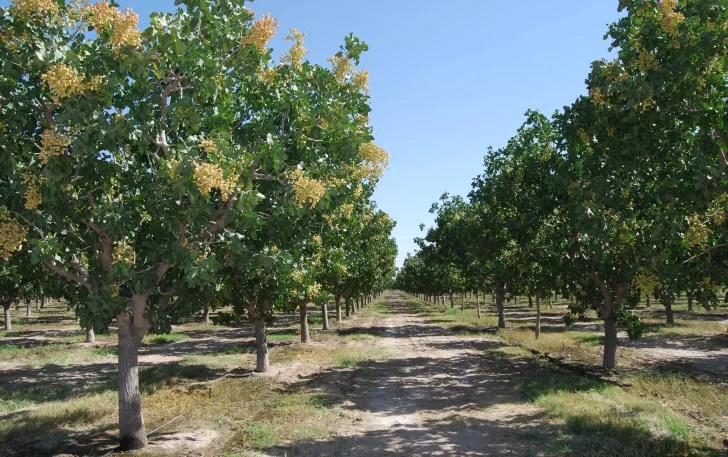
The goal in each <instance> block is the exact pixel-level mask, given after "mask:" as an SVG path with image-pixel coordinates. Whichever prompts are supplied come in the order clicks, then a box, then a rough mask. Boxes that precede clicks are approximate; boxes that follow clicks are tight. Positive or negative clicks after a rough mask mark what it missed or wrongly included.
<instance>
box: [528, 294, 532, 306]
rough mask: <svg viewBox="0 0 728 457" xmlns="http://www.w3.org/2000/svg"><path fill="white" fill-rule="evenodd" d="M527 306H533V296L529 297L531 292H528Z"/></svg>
mask: <svg viewBox="0 0 728 457" xmlns="http://www.w3.org/2000/svg"><path fill="white" fill-rule="evenodd" d="M528 307H529V308H533V297H531V294H528Z"/></svg>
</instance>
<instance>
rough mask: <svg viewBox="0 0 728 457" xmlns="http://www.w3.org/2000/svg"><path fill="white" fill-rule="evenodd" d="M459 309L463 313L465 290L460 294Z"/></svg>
mask: <svg viewBox="0 0 728 457" xmlns="http://www.w3.org/2000/svg"><path fill="white" fill-rule="evenodd" d="M460 311H461V312H462V313H465V292H463V294H462V295H461V296H460Z"/></svg>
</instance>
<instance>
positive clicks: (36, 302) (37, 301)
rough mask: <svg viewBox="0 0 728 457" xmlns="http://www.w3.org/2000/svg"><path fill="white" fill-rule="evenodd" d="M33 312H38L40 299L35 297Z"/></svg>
mask: <svg viewBox="0 0 728 457" xmlns="http://www.w3.org/2000/svg"><path fill="white" fill-rule="evenodd" d="M35 312H36V313H39V312H40V300H38V299H37V298H36V299H35Z"/></svg>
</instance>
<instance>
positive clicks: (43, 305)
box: [40, 297, 46, 309]
mask: <svg viewBox="0 0 728 457" xmlns="http://www.w3.org/2000/svg"><path fill="white" fill-rule="evenodd" d="M45 305H46V298H45V297H40V309H43V308H45Z"/></svg>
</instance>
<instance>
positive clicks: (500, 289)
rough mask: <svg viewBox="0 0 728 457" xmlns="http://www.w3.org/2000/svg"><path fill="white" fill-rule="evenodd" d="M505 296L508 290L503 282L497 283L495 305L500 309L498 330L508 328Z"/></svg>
mask: <svg viewBox="0 0 728 457" xmlns="http://www.w3.org/2000/svg"><path fill="white" fill-rule="evenodd" d="M505 294H506V290H505V285H504V284H503V281H496V282H495V305H496V307H497V308H498V328H506V310H505V304H504V301H505Z"/></svg>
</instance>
